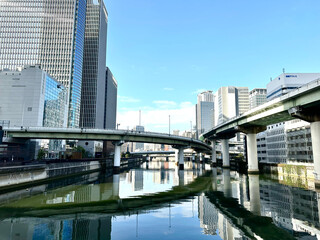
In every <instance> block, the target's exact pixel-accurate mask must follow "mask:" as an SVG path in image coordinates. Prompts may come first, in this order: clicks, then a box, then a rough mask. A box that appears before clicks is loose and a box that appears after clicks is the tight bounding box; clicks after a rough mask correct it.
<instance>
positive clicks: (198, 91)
mask: <svg viewBox="0 0 320 240" xmlns="http://www.w3.org/2000/svg"><path fill="white" fill-rule="evenodd" d="M205 91H207V89H203V88H201V89H197V90H195V91H194V92H192V94H193V95H198V94H199V93H202V92H205Z"/></svg>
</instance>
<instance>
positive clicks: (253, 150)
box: [238, 126, 266, 174]
mask: <svg viewBox="0 0 320 240" xmlns="http://www.w3.org/2000/svg"><path fill="white" fill-rule="evenodd" d="M238 130H239V131H240V132H243V133H245V134H246V136H247V161H248V174H259V162H258V153H257V133H259V132H263V131H264V130H266V127H265V126H250V127H246V128H239V127H238Z"/></svg>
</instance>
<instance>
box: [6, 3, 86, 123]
mask: <svg viewBox="0 0 320 240" xmlns="http://www.w3.org/2000/svg"><path fill="white" fill-rule="evenodd" d="M86 5H87V2H86V0H63V1H62V0H58V1H52V0H35V1H26V0H18V1H1V2H0V26H1V31H0V69H9V70H16V69H17V68H18V67H23V66H26V65H37V64H39V65H40V66H41V68H42V69H43V70H45V71H46V72H47V73H48V74H50V76H52V77H53V78H55V79H56V80H57V81H58V82H59V83H61V84H63V86H64V87H65V88H66V89H67V91H68V127H79V119H80V101H81V85H82V66H83V50H84V37H85V21H86V9H87V6H86Z"/></svg>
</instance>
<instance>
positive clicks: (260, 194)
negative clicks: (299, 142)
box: [0, 161, 320, 240]
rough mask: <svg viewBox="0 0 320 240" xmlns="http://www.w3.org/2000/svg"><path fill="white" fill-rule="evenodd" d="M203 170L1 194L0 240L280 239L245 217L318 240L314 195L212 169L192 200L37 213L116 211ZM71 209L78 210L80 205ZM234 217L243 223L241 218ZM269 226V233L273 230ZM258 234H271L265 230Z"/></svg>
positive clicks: (161, 166) (153, 167)
mask: <svg viewBox="0 0 320 240" xmlns="http://www.w3.org/2000/svg"><path fill="white" fill-rule="evenodd" d="M207 168H208V167H206V166H205V167H203V165H200V164H197V163H192V162H187V163H186V166H185V170H183V171H181V170H178V168H177V166H176V165H175V163H171V162H157V161H152V162H149V163H148V165H147V163H145V164H144V165H143V166H142V167H141V168H138V169H132V170H130V171H128V172H124V173H121V174H117V175H113V176H110V177H108V176H104V175H101V174H98V173H96V174H93V175H87V177H83V178H82V180H81V181H79V182H78V183H77V184H74V182H73V184H71V185H66V186H59V187H52V186H51V188H49V187H48V186H47V185H46V186H44V185H42V186H38V187H35V188H34V189H33V190H32V192H33V193H32V194H29V193H28V194H23V193H22V192H20V194H18V193H15V194H16V195H14V194H12V193H9V195H10V194H11V195H10V196H11V197H9V198H8V197H7V198H6V195H0V201H1V204H2V208H1V209H2V210H0V216H1V222H0V239H61V240H64V239H84V240H86V239H133V238H137V239H212V237H214V238H215V239H225V240H229V239H252V238H257V239H281V238H280V237H279V236H280V235H279V236H278V237H277V236H273V235H272V232H271V233H263V232H261V231H260V232H259V231H256V229H255V228H254V227H252V225H250V222H246V218H251V219H254V221H256V220H257V221H256V222H259V221H262V220H261V219H264V218H262V216H265V217H270V218H271V219H272V220H273V222H274V224H275V225H276V226H278V228H277V229H285V231H283V230H281V231H283V232H281V234H284V235H281V236H286V237H285V238H284V237H282V239H290V236H292V237H296V238H298V239H320V231H319V228H320V219H319V213H318V211H319V193H317V192H315V191H311V190H305V189H301V188H297V187H293V186H287V185H282V184H279V183H278V182H276V181H274V180H271V179H268V178H264V177H259V176H258V175H249V176H248V175H241V174H238V173H236V172H234V171H230V170H226V169H217V168H213V169H211V170H210V171H211V173H212V174H211V175H210V179H211V180H210V190H208V189H207V190H205V191H203V192H200V193H199V194H198V195H197V196H195V197H189V198H182V199H179V200H178V201H173V200H167V201H164V202H163V203H161V204H158V205H157V204H155V205H154V206H150V205H146V207H141V208H132V209H130V208H129V210H128V208H127V209H126V210H125V211H119V210H116V211H113V212H112V211H108V213H107V212H106V211H104V210H103V209H104V207H106V208H107V207H108V202H104V204H105V205H104V204H101V205H99V206H100V208H99V209H100V210H99V211H86V210H83V211H82V212H80V213H79V211H78V213H76V214H75V212H77V211H75V212H73V213H71V211H69V212H68V213H67V212H63V211H62V212H60V213H59V214H56V213H55V214H56V215H53V216H51V214H50V212H48V213H47V214H46V212H44V213H43V212H41V207H42V206H46V207H47V206H59V205H64V204H69V203H73V204H80V205H79V207H83V206H90V203H97V202H99V201H105V200H110V199H111V200H113V201H114V200H115V201H116V202H118V204H121V201H125V199H130V200H134V199H135V197H136V196H149V195H150V194H153V193H157V192H168V191H170V190H171V189H173V188H174V187H175V186H186V185H187V184H190V183H194V181H195V179H199V178H201V175H202V173H204V172H205V171H206V169H207ZM29 191H30V190H29ZM26 192H27V191H26ZM218 192H220V193H221V194H222V195H223V196H224V197H225V198H226V199H232V200H233V201H236V203H237V204H238V205H239V206H240V205H241V206H242V209H240V208H239V207H238V206H236V205H234V204H233V205H232V202H231V205H230V203H226V205H224V204H225V203H224V202H223V201H222V200H218V201H214V200H213V199H212V196H215V195H216V193H218ZM212 194H213V195H212ZM14 196H16V198H15V197H14ZM216 197H218V195H217V196H216ZM1 199H2V200H1ZM9 199H10V200H9ZM134 201H135V200H134ZM142 201H143V198H142ZM219 201H220V202H219ZM81 204H89V205H81ZM67 206H69V205H67ZM230 206H231V207H232V208H230ZM5 207H29V208H33V209H34V211H33V215H32V217H30V215H23V216H24V217H21V215H19V216H20V217H18V215H15V213H10V214H9V215H8V214H7V213H6V212H5V211H4V209H5ZM72 207H73V208H77V209H79V207H78V205H72ZM83 209H85V208H83ZM117 209H118V208H117ZM1 211H2V212H1ZM235 211H238V212H239V213H241V214H244V215H243V216H244V217H243V216H242V217H243V218H241V216H240V217H239V216H238V215H237V214H235ZM37 214H38V215H37ZM241 214H240V215H241ZM8 216H10V217H8ZM38 216H41V218H40V217H38ZM263 224H265V223H263ZM256 225H257V224H256ZM269 227H270V226H269ZM273 227H274V228H272V226H271V229H275V228H276V227H275V226H274V225H273ZM258 228H260V230H261V229H262V231H263V229H264V228H266V229H270V228H268V226H266V225H261V226H258ZM266 231H268V230H266ZM268 234H269V235H268ZM286 234H288V236H287V235H286ZM262 236H269V237H262ZM270 236H271V237H270Z"/></svg>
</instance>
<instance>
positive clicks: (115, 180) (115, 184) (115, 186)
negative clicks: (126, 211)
mask: <svg viewBox="0 0 320 240" xmlns="http://www.w3.org/2000/svg"><path fill="white" fill-rule="evenodd" d="M119 186H120V175H119V174H113V176H112V197H113V198H116V199H117V198H119V193H120V190H119V189H120V187H119Z"/></svg>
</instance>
